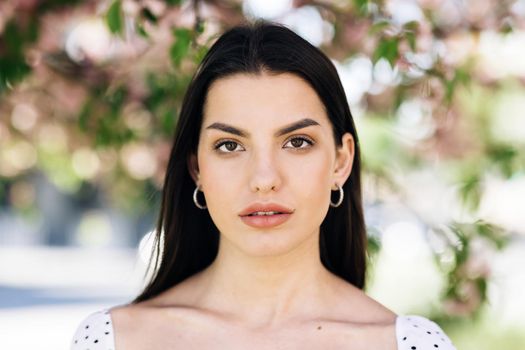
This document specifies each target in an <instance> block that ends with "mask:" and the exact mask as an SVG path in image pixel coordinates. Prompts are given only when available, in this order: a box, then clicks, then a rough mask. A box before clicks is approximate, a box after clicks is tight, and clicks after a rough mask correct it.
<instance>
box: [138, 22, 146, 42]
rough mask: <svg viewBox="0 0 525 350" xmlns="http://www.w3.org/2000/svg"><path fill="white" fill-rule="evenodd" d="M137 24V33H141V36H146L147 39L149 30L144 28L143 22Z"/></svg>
mask: <svg viewBox="0 0 525 350" xmlns="http://www.w3.org/2000/svg"><path fill="white" fill-rule="evenodd" d="M135 26H136V28H137V33H139V35H140V36H141V37H143V38H146V39H148V38H149V34H148V32H146V30H145V29H144V26H143V25H142V24H140V23H139V22H136V23H135Z"/></svg>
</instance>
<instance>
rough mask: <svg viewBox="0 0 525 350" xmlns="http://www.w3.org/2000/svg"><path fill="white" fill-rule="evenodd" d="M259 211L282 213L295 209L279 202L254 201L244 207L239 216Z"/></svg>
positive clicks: (288, 212) (291, 211)
mask: <svg viewBox="0 0 525 350" xmlns="http://www.w3.org/2000/svg"><path fill="white" fill-rule="evenodd" d="M258 211H278V212H280V213H286V214H291V213H293V209H290V208H287V207H285V206H283V205H280V204H277V203H253V204H251V205H249V206H248V207H246V208H244V209H243V210H242V211H241V212H240V213H239V216H246V215H250V214H252V213H255V212H258Z"/></svg>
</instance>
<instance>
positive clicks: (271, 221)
mask: <svg viewBox="0 0 525 350" xmlns="http://www.w3.org/2000/svg"><path fill="white" fill-rule="evenodd" d="M257 211H278V212H280V213H282V214H275V215H264V216H263V215H257V216H250V215H249V214H251V213H254V212H257ZM293 212H294V210H293V209H290V208H288V207H285V206H283V205H280V204H277V203H254V204H252V205H250V206H248V207H246V208H245V209H244V210H243V211H241V213H240V214H239V216H240V217H241V220H242V221H243V222H244V223H245V224H246V225H248V226H252V227H255V228H268V227H274V226H278V225H281V224H283V223H284V222H286V221H287V220H288V219H289V218H290V216H292V214H293Z"/></svg>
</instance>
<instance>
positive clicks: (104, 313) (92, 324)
mask: <svg viewBox="0 0 525 350" xmlns="http://www.w3.org/2000/svg"><path fill="white" fill-rule="evenodd" d="M70 349H71V350H115V340H114V338H113V324H112V322H111V315H110V313H109V310H101V311H97V312H95V313H92V314H91V315H89V316H88V317H86V319H84V320H83V321H82V323H80V325H79V326H78V327H77V331H76V332H75V335H74V336H73V339H72V341H71V348H70Z"/></svg>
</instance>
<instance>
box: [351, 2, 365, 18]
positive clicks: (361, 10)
mask: <svg viewBox="0 0 525 350" xmlns="http://www.w3.org/2000/svg"><path fill="white" fill-rule="evenodd" d="M353 1H354V6H355V7H356V8H357V11H358V12H359V13H360V14H361V15H366V14H367V13H368V0H353Z"/></svg>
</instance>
